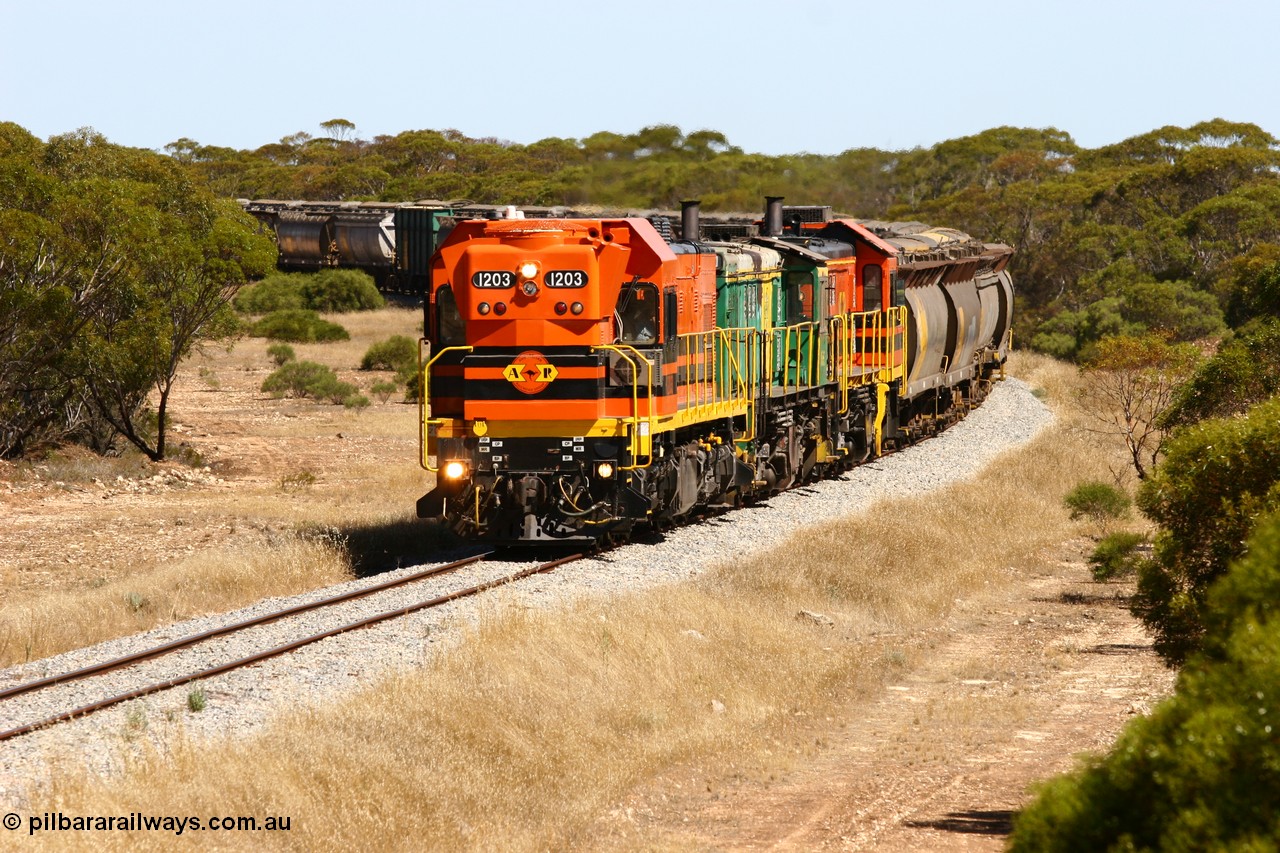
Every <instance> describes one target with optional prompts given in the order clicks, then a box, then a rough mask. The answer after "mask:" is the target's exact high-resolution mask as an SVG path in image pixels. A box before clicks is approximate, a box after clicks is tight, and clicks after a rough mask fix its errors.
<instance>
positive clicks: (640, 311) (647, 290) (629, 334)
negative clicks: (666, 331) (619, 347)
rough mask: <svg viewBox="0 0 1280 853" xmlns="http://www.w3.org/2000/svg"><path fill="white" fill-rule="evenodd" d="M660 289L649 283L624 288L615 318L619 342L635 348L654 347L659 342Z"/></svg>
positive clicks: (637, 283)
mask: <svg viewBox="0 0 1280 853" xmlns="http://www.w3.org/2000/svg"><path fill="white" fill-rule="evenodd" d="M658 308H659V299H658V288H657V287H656V286H655V285H652V284H650V283H649V282H647V281H641V282H631V283H628V284H624V285H623V286H622V292H621V293H619V294H618V307H617V309H616V310H615V311H614V316H615V318H616V320H617V324H618V340H619V341H621V342H622V343H624V344H633V345H635V346H653V345H654V344H656V343H657V342H658Z"/></svg>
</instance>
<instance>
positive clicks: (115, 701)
mask: <svg viewBox="0 0 1280 853" xmlns="http://www.w3.org/2000/svg"><path fill="white" fill-rule="evenodd" d="M586 556H587V555H586V554H585V553H583V554H574V555H572V556H569V557H561V558H560V559H558V560H552V561H551V562H549V563H542V564H541V565H537V566H530V567H529V568H527V569H521V570H520V571H518V572H513V573H511V574H509V575H503V576H502V577H499V578H494V579H493V580H489V581H485V582H483V583H479V584H476V585H475V586H470V587H466V588H464V589H460V590H455V591H454V592H450V593H446V594H444V595H441V596H437V597H436V598H432V599H429V600H427V601H420V602H418V603H417V604H411V605H409V606H408V607H401V608H397V609H396V610H388V611H386V612H383V613H378V614H376V615H374V616H369V617H366V618H364V619H360V620H357V621H355V622H350V623H347V624H346V625H340V626H338V627H337V628H332V629H330V630H328V631H323V632H321V633H319V634H312V635H311V636H309V637H303V638H302V639H300V640H294V641H293V642H290V643H285V644H284V645H282V646H276V647H275V648H273V649H267V650H266V651H262V652H258V653H256V654H252V655H249V656H248V657H243V658H240V659H238V660H233V661H229V662H228V663H224V664H219V665H218V666H214V667H210V668H208V669H204V670H201V671H200V672H196V673H192V674H191V675H184V676H180V677H178V678H171V679H169V680H168V681H161V682H157V683H156V684H151V685H148V686H146V687H140V688H138V689H137V690H131V691H129V692H128V693H121V694H119V695H118V696H112V697H110V698H107V699H102V700H100V701H98V702H93V703H91V704H88V705H83V706H81V707H79V708H76V709H74V710H72V711H67V712H65V713H62V714H57V715H54V716H52V717H47V718H46V719H43V720H40V721H38V722H35V723H29V724H28V725H25V726H18V727H17V728H13V729H9V730H8V731H5V732H0V741H6V740H10V739H12V738H16V737H20V736H21V735H25V734H30V733H31V732H34V731H36V730H37V729H42V728H46V727H47V726H52V725H55V724H57V723H63V722H66V721H68V720H73V719H75V718H76V717H82V716H87V715H89V714H92V713H94V712H95V711H101V710H104V709H106V708H110V707H112V706H113V705H119V704H120V703H121V702H128V701H129V700H131V699H139V698H141V697H143V696H150V695H151V694H153V693H159V692H161V691H162V690H169V689H172V688H174V687H181V686H182V685H184V684H189V683H190V682H192V681H199V680H200V679H202V678H211V677H213V676H215V675H221V674H222V673H224V672H230V671H231V670H234V669H240V668H242V667H246V666H249V665H251V664H255V663H258V662H259V661H263V660H267V659H268V658H273V657H278V656H280V655H283V654H287V653H289V652H291V651H294V650H295V649H299V648H301V647H303V646H306V645H310V644H311V643H318V642H319V641H321V640H324V639H328V638H329V637H334V636H337V635H338V634H345V633H347V632H348V631H355V630H357V629H359V628H365V627H368V626H369V625H376V624H377V623H379V622H386V621H388V620H391V619H397V618H399V617H401V616H407V615H408V614H410V613H415V612H417V611H419V610H427V609H429V608H432V607H439V606H441V605H443V604H448V603H449V602H451V601H456V600H458V599H460V598H467V597H468V596H472V595H478V594H479V593H482V592H486V591H488V590H490V589H494V588H496V587H500V586H505V585H507V584H510V583H514V582H516V581H518V580H522V579H524V578H527V577H530V576H532V575H536V574H542V573H543V572H549V571H551V570H552V569H555V568H557V567H559V566H563V565H564V564H565V563H571V562H573V561H574V560H581V559H582V558H583V557H586ZM478 559H480V558H479V557H476V558H471V561H472V562H474V561H476V560H478Z"/></svg>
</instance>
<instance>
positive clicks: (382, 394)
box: [369, 381, 400, 403]
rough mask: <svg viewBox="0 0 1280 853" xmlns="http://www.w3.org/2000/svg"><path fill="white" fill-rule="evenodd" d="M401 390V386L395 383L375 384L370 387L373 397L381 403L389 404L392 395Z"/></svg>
mask: <svg viewBox="0 0 1280 853" xmlns="http://www.w3.org/2000/svg"><path fill="white" fill-rule="evenodd" d="M399 390H400V386H399V385H397V384H396V383H394V382H385V381H384V382H375V383H373V385H372V386H370V388H369V391H370V392H372V394H373V396H375V397H377V398H378V400H379V401H380V402H383V403H385V402H387V401H388V400H390V399H391V395H392V394H394V393H396V391H399Z"/></svg>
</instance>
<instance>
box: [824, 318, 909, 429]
mask: <svg viewBox="0 0 1280 853" xmlns="http://www.w3.org/2000/svg"><path fill="white" fill-rule="evenodd" d="M905 323H906V308H905V307H898V308H890V309H889V310H888V311H863V312H854V313H848V314H837V315H836V316H834V317H832V318H831V321H830V326H829V328H830V330H831V339H832V342H833V343H832V348H831V355H830V359H829V361H828V363H829V364H830V365H831V373H830V375H831V378H832V379H833V380H835V381H836V382H838V383H839V385H840V414H844V413H845V412H847V411H848V410H849V389H850V388H853V387H857V386H862V385H873V384H876V383H884V384H888V383H890V382H892V381H893V380H895V379H904V378H905V377H906V360H905V359H904V358H903V357H902V356H903V351H904V349H905V340H904V338H905V335H906V328H905Z"/></svg>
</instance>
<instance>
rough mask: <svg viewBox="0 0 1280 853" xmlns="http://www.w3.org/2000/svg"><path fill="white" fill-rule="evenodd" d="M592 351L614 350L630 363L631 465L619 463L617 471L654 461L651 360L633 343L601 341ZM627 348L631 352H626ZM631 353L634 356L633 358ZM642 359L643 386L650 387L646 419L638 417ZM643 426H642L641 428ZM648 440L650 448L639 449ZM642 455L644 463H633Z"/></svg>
mask: <svg viewBox="0 0 1280 853" xmlns="http://www.w3.org/2000/svg"><path fill="white" fill-rule="evenodd" d="M591 351H592V352H601V351H605V352H612V353H617V355H618V357H619V358H621V359H622V360H624V361H625V362H626V363H627V364H629V365H631V417H629V418H627V423H628V429H627V435H628V437H629V439H630V452H631V460H632V464H631V465H619V466H618V470H620V471H634V470H636V469H637V468H648V467H649V466H650V465H652V464H653V428H654V424H655V423H656V421H657V417H656V415H655V414H654V411H653V362H652V361H650V360H649V359H647V358H645V357H644V356H643V355H641V354H640V351H639V350H637V349H636V348H635V347H633V346H628V345H627V344H602V345H600V346H594V347H592V348H591ZM628 351H629V352H630V354H628ZM632 356H634V357H635V359H636V360H633V359H632ZM637 360H638V361H639V362H642V363H643V364H644V366H645V367H646V368H647V370H648V382H647V383H646V387H647V388H648V389H649V395H648V405H647V413H646V415H645V419H644V420H643V421H642V420H641V419H640V370H639V364H638V363H637ZM642 428H643V429H642ZM642 438H643V439H647V443H648V444H649V452H648V453H642V451H643V450H644V445H645V443H646V442H645V441H642V440H641V439H642ZM641 455H643V456H644V457H645V463H644V464H643V465H640V464H638V463H636V461H635V460H636V459H638V458H639V457H640V456H641Z"/></svg>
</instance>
